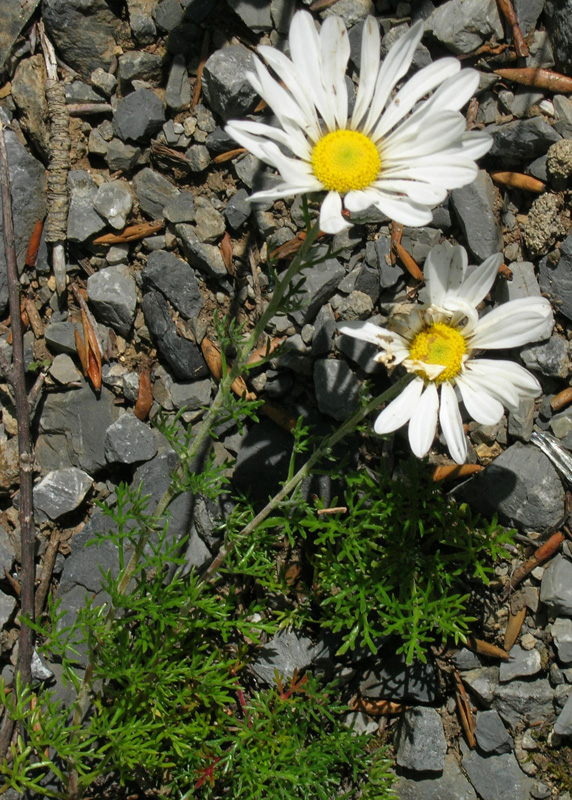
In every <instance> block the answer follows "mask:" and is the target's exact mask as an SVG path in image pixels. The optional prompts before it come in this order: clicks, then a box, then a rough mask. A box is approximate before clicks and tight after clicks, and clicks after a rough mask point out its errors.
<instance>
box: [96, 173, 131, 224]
mask: <svg viewBox="0 0 572 800" xmlns="http://www.w3.org/2000/svg"><path fill="white" fill-rule="evenodd" d="M93 207H94V208H95V210H96V211H97V213H98V214H101V216H102V217H103V218H104V219H106V220H107V221H108V222H109V224H110V225H111V227H112V228H115V229H116V230H121V229H122V228H124V227H125V225H126V223H127V217H128V215H129V214H130V213H131V209H132V207H133V195H132V194H131V189H130V187H129V184H128V183H127V181H109V182H108V183H104V184H102V185H101V186H100V187H99V189H98V190H97V192H96V194H95V197H94V200H93Z"/></svg>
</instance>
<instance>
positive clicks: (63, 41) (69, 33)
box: [42, 0, 129, 79]
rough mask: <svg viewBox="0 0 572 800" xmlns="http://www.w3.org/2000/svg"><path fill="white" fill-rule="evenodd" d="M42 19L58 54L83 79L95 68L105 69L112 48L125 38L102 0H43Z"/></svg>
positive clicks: (123, 26) (123, 27)
mask: <svg viewBox="0 0 572 800" xmlns="http://www.w3.org/2000/svg"><path fill="white" fill-rule="evenodd" d="M42 19H43V21H44V23H45V26H46V32H47V34H48V36H49V37H50V39H51V41H52V42H53V43H54V45H55V48H56V51H57V52H58V54H59V55H60V57H61V58H62V59H63V61H64V62H65V63H66V64H68V66H70V67H72V69H75V70H76V71H77V72H79V73H80V75H81V76H82V77H83V78H85V79H87V78H89V76H90V74H91V73H92V72H93V70H94V69H97V67H103V68H104V69H106V70H109V68H110V66H111V63H112V61H113V57H114V51H115V48H116V47H117V45H118V44H120V43H121V42H124V41H126V40H127V39H128V37H129V29H128V26H127V24H126V23H125V22H123V21H122V20H121V18H120V17H119V16H118V15H117V14H115V13H114V12H113V11H112V9H111V6H110V4H109V3H108V2H106V0H43V2H42Z"/></svg>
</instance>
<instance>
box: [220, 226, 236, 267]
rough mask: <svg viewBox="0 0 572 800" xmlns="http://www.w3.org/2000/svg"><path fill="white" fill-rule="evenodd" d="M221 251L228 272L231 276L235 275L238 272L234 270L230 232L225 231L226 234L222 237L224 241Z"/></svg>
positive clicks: (221, 244)
mask: <svg viewBox="0 0 572 800" xmlns="http://www.w3.org/2000/svg"><path fill="white" fill-rule="evenodd" d="M219 250H220V254H221V256H222V260H223V261H224V265H225V267H226V271H227V272H228V274H229V275H235V274H236V270H235V268H234V264H233V261H232V242H231V240H230V234H229V232H228V231H225V234H224V236H223V237H222V241H221V243H220V245H219Z"/></svg>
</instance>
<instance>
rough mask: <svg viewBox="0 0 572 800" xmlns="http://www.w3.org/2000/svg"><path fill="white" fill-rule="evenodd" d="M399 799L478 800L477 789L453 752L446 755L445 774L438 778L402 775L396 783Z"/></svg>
mask: <svg viewBox="0 0 572 800" xmlns="http://www.w3.org/2000/svg"><path fill="white" fill-rule="evenodd" d="M395 791H396V792H397V796H398V797H399V800H477V795H476V794H475V790H474V789H473V787H472V786H471V784H470V783H469V781H468V780H467V779H466V778H465V776H464V774H463V773H462V772H461V769H460V767H459V765H458V764H457V760H456V758H455V756H454V755H453V754H449V755H446V756H445V762H444V766H443V774H442V775H440V776H439V777H438V778H423V779H422V780H413V779H412V778H403V777H400V778H398V779H397V783H396V784H395Z"/></svg>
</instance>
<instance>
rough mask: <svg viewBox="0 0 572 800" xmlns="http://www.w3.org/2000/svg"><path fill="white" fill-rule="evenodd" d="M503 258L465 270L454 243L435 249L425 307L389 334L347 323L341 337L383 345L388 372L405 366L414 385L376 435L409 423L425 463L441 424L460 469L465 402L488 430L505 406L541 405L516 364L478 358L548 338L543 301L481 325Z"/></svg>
mask: <svg viewBox="0 0 572 800" xmlns="http://www.w3.org/2000/svg"><path fill="white" fill-rule="evenodd" d="M501 262H502V256H501V255H500V254H498V255H494V256H491V257H490V258H487V260H486V261H484V262H483V263H482V264H481V265H480V266H479V267H471V268H470V269H467V253H466V252H465V250H464V248H462V247H460V246H458V245H456V246H453V245H451V244H449V243H448V242H444V243H443V244H440V245H437V246H436V247H434V248H433V249H432V250H431V251H430V253H429V255H428V256H427V260H426V262H425V270H424V271H425V280H426V284H427V291H428V295H429V302H428V303H427V304H426V305H422V306H420V305H417V306H415V305H412V306H411V309H410V310H409V309H407V310H406V313H400V314H397V315H396V316H394V317H392V318H391V319H390V322H389V324H388V327H387V328H381V327H379V326H378V325H374V324H373V323H371V322H346V323H344V324H343V325H341V326H340V327H339V330H340V332H341V333H346V334H348V335H349V336H354V337H355V338H356V339H362V340H363V341H366V342H371V343H373V344H375V345H377V346H378V347H379V348H380V350H381V352H380V353H379V354H378V355H377V356H376V357H375V360H376V361H380V362H381V363H383V364H385V365H386V366H388V367H393V366H396V365H398V364H401V365H402V366H403V367H405V369H406V370H407V372H410V373H413V374H414V375H415V378H414V379H413V380H412V381H411V383H409V384H408V385H407V386H406V387H405V389H404V390H403V391H402V392H401V394H400V395H398V397H396V398H395V400H393V401H392V402H391V403H389V405H387V406H386V407H385V408H384V410H383V411H382V412H381V414H380V415H379V416H378V418H377V420H376V421H375V426H374V429H375V431H376V433H379V434H385V433H391V432H393V431H395V430H397V429H398V428H400V427H401V426H402V425H405V424H406V423H409V443H410V445H411V449H412V450H413V452H414V453H415V455H416V456H418V457H419V458H422V457H423V456H424V455H426V453H427V452H428V451H429V448H430V447H431V445H432V443H433V439H434V438H435V431H436V427H437V418H438V419H439V423H440V425H441V430H442V431H443V434H444V436H445V439H446V442H447V447H448V448H449V452H450V454H451V456H452V457H453V459H454V460H455V461H456V462H457V463H458V464H462V463H463V462H464V461H465V459H466V457H467V442H466V439H465V435H464V433H463V424H462V421H461V414H460V411H459V402H458V400H459V397H460V399H461V400H462V402H463V403H464V405H465V409H466V410H467V412H468V414H469V415H470V416H471V417H472V418H473V419H474V420H476V421H477V422H478V423H480V424H482V425H495V424H496V423H497V422H498V421H499V420H500V418H501V417H502V414H503V406H506V407H507V408H508V409H510V410H512V411H515V410H516V409H517V408H518V405H519V401H520V399H521V398H522V397H537V396H538V395H539V394H540V384H539V383H538V381H537V380H536V378H535V377H534V375H532V374H531V373H530V372H528V371H527V370H526V369H524V367H521V366H520V365H519V364H516V363H515V362H514V361H501V360H496V359H494V360H493V359H488V358H476V355H477V354H478V352H479V351H481V350H505V349H508V348H511V347H519V346H520V345H523V344H526V343H527V342H533V341H535V340H536V339H539V338H546V337H547V336H548V335H549V334H550V328H551V325H552V310H551V308H550V303H549V302H548V300H545V299H544V298H543V297H525V298H522V299H518V300H511V301H510V302H508V303H504V304H503V305H501V306H498V307H497V308H494V309H493V310H492V311H489V313H487V314H483V316H482V317H481V318H480V319H479V315H478V312H477V309H476V306H477V305H478V304H479V303H480V302H481V300H483V298H484V297H485V296H486V294H487V293H488V291H489V289H490V288H491V286H492V285H493V282H494V280H495V277H496V274H497V271H498V268H499V266H500V264H501Z"/></svg>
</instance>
